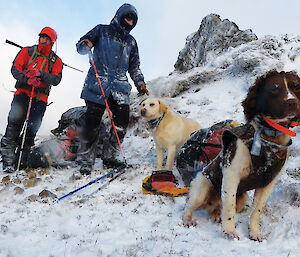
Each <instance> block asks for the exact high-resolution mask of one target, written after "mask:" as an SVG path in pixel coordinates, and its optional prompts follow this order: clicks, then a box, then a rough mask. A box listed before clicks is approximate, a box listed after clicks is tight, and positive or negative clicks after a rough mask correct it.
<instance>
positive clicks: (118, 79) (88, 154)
mask: <svg viewBox="0 0 300 257" xmlns="http://www.w3.org/2000/svg"><path fill="white" fill-rule="evenodd" d="M137 20H138V15H137V10H136V8H135V7H134V6H132V5H130V4H123V5H122V6H121V7H120V8H119V9H118V10H117V12H116V14H115V16H114V18H113V19H112V21H111V22H110V24H109V25H102V24H99V25H97V26H96V27H95V28H93V29H92V30H91V31H89V32H88V33H87V34H86V35H84V36H83V37H81V38H80V40H79V41H78V43H77V44H76V47H77V52H78V53H79V54H88V53H89V51H91V49H92V48H93V53H92V57H93V60H94V63H95V66H96V69H97V73H98V75H99V78H100V81H101V85H102V87H103V90H104V93H105V97H106V100H107V102H108V105H109V108H110V110H111V112H112V116H113V121H114V123H115V125H116V129H117V132H118V136H119V138H120V141H121V142H122V141H123V139H124V137H125V134H126V129H127V126H128V123H129V103H130V99H129V96H130V91H131V85H130V83H129V82H128V78H127V75H126V73H127V71H128V73H129V75H130V77H131V79H132V80H133V82H134V84H135V86H136V88H137V90H138V92H139V95H144V94H147V95H149V92H148V90H147V88H146V86H145V85H146V83H145V81H144V76H143V74H142V72H141V70H140V59H139V52H138V46H137V42H136V40H135V39H134V37H133V36H132V35H130V34H129V33H130V31H131V30H132V29H133V28H134V27H135V26H136V23H137ZM81 98H83V99H84V100H85V103H86V107H87V110H86V112H85V115H84V118H83V119H84V122H83V124H84V125H83V128H82V133H81V144H80V148H79V153H78V156H77V163H78V164H80V165H81V168H80V173H81V174H84V175H89V174H90V173H91V170H92V166H93V164H94V163H95V158H96V151H95V150H96V146H97V141H98V134H99V126H100V121H101V119H102V116H103V113H104V111H105V109H106V105H105V99H104V97H103V94H102V92H101V89H100V86H99V83H98V80H97V77H96V74H95V70H94V68H93V67H92V66H91V67H90V69H89V71H88V74H87V76H86V79H85V82H84V86H83V89H82V92H81ZM104 141H105V142H104V146H103V154H102V156H101V158H102V161H103V164H104V165H105V166H106V167H110V168H111V167H116V166H118V165H120V161H118V160H117V159H116V155H117V153H118V149H119V146H118V142H117V138H116V135H115V132H114V129H113V128H111V130H110V136H109V138H107V139H106V140H104Z"/></svg>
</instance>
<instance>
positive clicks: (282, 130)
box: [261, 114, 297, 137]
mask: <svg viewBox="0 0 300 257" xmlns="http://www.w3.org/2000/svg"><path fill="white" fill-rule="evenodd" d="M261 116H262V117H263V119H264V121H265V122H267V123H268V124H269V125H270V126H271V127H272V128H275V129H277V130H279V131H281V132H282V133H284V134H286V135H289V136H291V137H295V136H296V135H297V134H296V132H294V131H292V130H289V129H288V128H286V127H283V126H281V125H279V124H278V123H276V122H274V121H272V120H270V119H268V118H267V117H266V116H265V115H263V114H262V115H261ZM293 126H295V123H293Z"/></svg>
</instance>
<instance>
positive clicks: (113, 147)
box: [101, 140, 125, 169]
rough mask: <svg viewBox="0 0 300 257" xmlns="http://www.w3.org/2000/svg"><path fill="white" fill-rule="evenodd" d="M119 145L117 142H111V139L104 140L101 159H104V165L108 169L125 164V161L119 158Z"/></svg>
mask: <svg viewBox="0 0 300 257" xmlns="http://www.w3.org/2000/svg"><path fill="white" fill-rule="evenodd" d="M119 152H120V150H119V145H118V143H117V142H114V141H113V142H109V140H104V142H103V151H102V155H101V159H102V161H103V166H105V167H106V168H108V169H111V168H113V169H115V168H118V167H120V166H121V165H124V164H125V163H124V161H121V160H119V159H118V158H117V156H119Z"/></svg>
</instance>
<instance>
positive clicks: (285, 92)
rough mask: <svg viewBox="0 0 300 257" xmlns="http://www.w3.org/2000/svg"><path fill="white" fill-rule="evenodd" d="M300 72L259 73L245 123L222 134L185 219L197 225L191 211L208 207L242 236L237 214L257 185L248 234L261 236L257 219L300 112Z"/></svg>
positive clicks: (232, 233)
mask: <svg viewBox="0 0 300 257" xmlns="http://www.w3.org/2000/svg"><path fill="white" fill-rule="evenodd" d="M297 96H300V78H299V77H298V75H297V74H296V73H294V72H277V71H274V70H272V71H269V72H268V73H267V74H266V75H264V76H261V77H259V78H257V79H256V81H255V83H254V85H253V86H252V87H250V89H249V91H248V94H247V97H246V99H245V100H244V101H243V103H242V106H243V108H244V114H245V118H246V121H247V123H246V124H245V126H242V127H238V128H230V129H228V130H225V131H224V133H223V135H222V144H223V148H222V151H221V152H220V154H219V155H218V156H217V157H216V158H215V159H214V161H213V162H211V163H210V164H209V165H208V166H207V167H206V168H205V169H204V171H203V172H202V173H198V175H197V176H196V178H195V179H194V180H193V181H192V183H191V187H190V191H189V197H188V200H187V204H186V207H185V211H184V214H183V221H184V224H185V225H187V226H190V225H196V222H195V220H194V219H193V217H192V213H193V212H194V211H195V210H196V209H206V210H207V211H208V213H209V214H210V217H211V219H212V220H213V221H220V220H222V227H223V232H224V234H225V236H226V237H229V238H239V237H238V235H237V233H236V230H235V214H236V212H239V211H240V210H241V209H242V208H243V207H244V205H245V203H246V201H247V199H248V195H247V191H249V190H252V189H255V194H254V210H253V212H252V214H251V216H250V224H249V237H250V239H253V240H257V241H262V239H263V237H262V236H261V234H260V228H259V222H260V215H261V213H262V211H263V208H264V206H265V203H266V201H267V199H268V197H269V195H270V194H271V192H272V190H273V187H274V184H275V182H276V181H277V179H278V177H279V176H280V173H281V171H282V167H283V165H284V163H285V161H286V158H287V147H288V146H289V145H290V144H291V139H290V137H291V136H294V134H295V133H294V132H293V131H290V130H289V129H288V127H290V125H291V122H292V120H293V119H299V117H300V103H299V99H298V97H297Z"/></svg>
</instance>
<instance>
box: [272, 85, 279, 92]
mask: <svg viewBox="0 0 300 257" xmlns="http://www.w3.org/2000/svg"><path fill="white" fill-rule="evenodd" d="M279 90H280V86H279V85H278V84H274V85H273V87H272V88H271V91H272V92H273V93H276V92H279Z"/></svg>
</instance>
